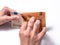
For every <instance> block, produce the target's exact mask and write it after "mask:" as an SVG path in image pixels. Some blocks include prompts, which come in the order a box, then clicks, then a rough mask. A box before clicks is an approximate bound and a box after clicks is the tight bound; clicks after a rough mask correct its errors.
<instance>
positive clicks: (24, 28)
mask: <svg viewBox="0 0 60 45" xmlns="http://www.w3.org/2000/svg"><path fill="white" fill-rule="evenodd" d="M27 25H28V23H27V22H24V23H23V24H22V26H21V31H24V30H26V28H27Z"/></svg>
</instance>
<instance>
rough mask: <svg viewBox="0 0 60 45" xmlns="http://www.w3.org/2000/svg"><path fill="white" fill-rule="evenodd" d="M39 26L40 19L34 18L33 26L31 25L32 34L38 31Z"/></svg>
mask: <svg viewBox="0 0 60 45" xmlns="http://www.w3.org/2000/svg"><path fill="white" fill-rule="evenodd" d="M39 27H40V20H36V22H35V23H34V27H33V33H34V34H37V33H38V30H39Z"/></svg>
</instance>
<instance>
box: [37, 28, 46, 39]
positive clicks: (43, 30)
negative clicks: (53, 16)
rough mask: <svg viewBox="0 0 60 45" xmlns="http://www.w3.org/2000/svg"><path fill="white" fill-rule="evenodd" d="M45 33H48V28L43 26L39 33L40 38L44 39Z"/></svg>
mask: <svg viewBox="0 0 60 45" xmlns="http://www.w3.org/2000/svg"><path fill="white" fill-rule="evenodd" d="M45 34H46V28H45V27H43V29H42V31H41V32H40V33H39V34H38V40H39V39H42V38H43V36H44V35H45Z"/></svg>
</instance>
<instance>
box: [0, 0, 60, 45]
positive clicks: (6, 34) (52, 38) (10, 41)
mask: <svg viewBox="0 0 60 45" xmlns="http://www.w3.org/2000/svg"><path fill="white" fill-rule="evenodd" d="M4 6H8V7H10V8H12V9H14V10H16V11H18V12H34V11H35V12H37V11H44V12H46V26H47V33H46V36H45V37H44V39H43V43H42V45H60V0H0V9H2V8H3V7H4ZM18 34H19V29H12V28H10V27H8V26H7V25H5V26H0V45H20V40H19V35H18Z"/></svg>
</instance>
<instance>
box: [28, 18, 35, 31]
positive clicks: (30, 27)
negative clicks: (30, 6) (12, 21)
mask: <svg viewBox="0 0 60 45" xmlns="http://www.w3.org/2000/svg"><path fill="white" fill-rule="evenodd" d="M34 20H35V18H34V17H32V18H30V20H29V22H28V26H27V30H29V31H30V30H32V29H33V24H34Z"/></svg>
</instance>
